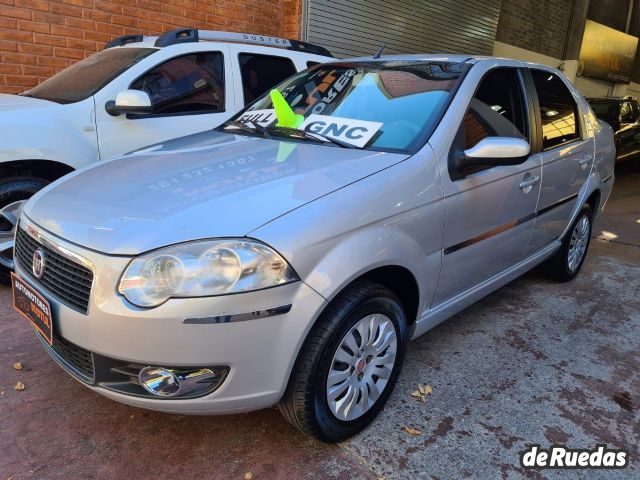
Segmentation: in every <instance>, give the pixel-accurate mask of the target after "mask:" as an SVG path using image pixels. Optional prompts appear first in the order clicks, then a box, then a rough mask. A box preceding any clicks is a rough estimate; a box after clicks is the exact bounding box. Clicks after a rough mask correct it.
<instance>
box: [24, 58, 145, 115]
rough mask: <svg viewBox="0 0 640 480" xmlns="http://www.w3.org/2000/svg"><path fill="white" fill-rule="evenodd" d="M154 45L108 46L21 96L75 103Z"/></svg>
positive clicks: (112, 77)
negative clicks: (136, 46) (144, 46)
mask: <svg viewBox="0 0 640 480" xmlns="http://www.w3.org/2000/svg"><path fill="white" fill-rule="evenodd" d="M155 51H157V50H156V49H154V48H110V49H108V50H103V51H101V52H99V53H96V54H95V55H91V56H90V57H87V58H85V59H84V60H81V61H80V62H78V63H76V64H74V65H71V66H70V67H69V68H66V69H64V70H63V71H61V72H60V73H58V74H56V75H54V76H53V77H51V78H49V79H47V80H45V81H44V82H42V83H41V84H40V85H38V86H37V87H34V88H32V89H31V90H28V91H27V92H25V93H23V94H22V95H24V96H27V97H34V98H40V99H42V100H50V101H52V102H56V103H74V102H79V101H80V100H84V99H85V98H88V97H90V96H92V95H93V94H95V93H96V92H97V91H98V90H100V89H101V88H102V87H104V86H105V85H106V84H107V83H109V82H110V81H111V80H113V79H114V78H116V77H117V76H118V75H120V74H121V73H122V72H124V71H126V70H127V69H129V68H130V67H132V66H133V65H135V64H136V63H138V62H139V61H140V60H142V59H143V58H146V57H148V56H149V55H151V54H152V53H153V52H155Z"/></svg>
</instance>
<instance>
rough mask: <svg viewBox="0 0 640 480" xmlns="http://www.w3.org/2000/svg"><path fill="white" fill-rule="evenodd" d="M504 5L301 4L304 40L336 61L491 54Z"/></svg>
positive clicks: (344, 0)
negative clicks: (410, 55)
mask: <svg viewBox="0 0 640 480" xmlns="http://www.w3.org/2000/svg"><path fill="white" fill-rule="evenodd" d="M501 3H502V0H411V1H402V0H304V2H303V37H304V38H305V40H307V41H308V42H312V43H317V44H320V45H322V46H324V47H327V48H328V49H329V50H330V51H331V52H332V53H333V54H334V55H335V56H336V57H352V56H360V55H371V54H373V53H375V52H376V51H377V50H378V49H379V48H380V47H381V46H382V45H383V44H384V43H385V42H387V47H386V48H385V50H384V53H385V54H391V53H468V54H474V55H491V53H492V52H493V41H494V39H495V35H496V28H497V27H498V17H499V15H500V6H501Z"/></svg>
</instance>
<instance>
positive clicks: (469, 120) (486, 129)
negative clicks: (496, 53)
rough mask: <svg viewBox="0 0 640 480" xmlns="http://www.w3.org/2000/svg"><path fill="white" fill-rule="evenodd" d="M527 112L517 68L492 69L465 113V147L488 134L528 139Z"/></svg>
mask: <svg viewBox="0 0 640 480" xmlns="http://www.w3.org/2000/svg"><path fill="white" fill-rule="evenodd" d="M525 112H526V110H525V107H524V100H523V95H522V88H521V85H520V79H519V76H518V72H517V70H516V69H515V68H497V69H495V70H491V71H490V72H489V73H487V74H486V75H485V76H484V78H483V79H482V81H481V82H480V85H479V86H478V89H477V90H476V94H475V95H474V97H473V100H471V103H470V104H469V109H468V110H467V113H466V114H465V116H464V120H463V125H462V128H463V129H464V140H465V142H464V143H465V149H468V148H471V147H473V146H475V145H476V144H477V143H478V142H479V141H480V140H482V139H483V138H486V137H515V138H524V139H528V130H529V129H528V122H527V120H526V116H525Z"/></svg>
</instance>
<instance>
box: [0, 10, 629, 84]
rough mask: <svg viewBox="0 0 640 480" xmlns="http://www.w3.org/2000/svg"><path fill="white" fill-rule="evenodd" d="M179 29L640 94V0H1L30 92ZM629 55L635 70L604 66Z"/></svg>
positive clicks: (7, 47) (17, 75)
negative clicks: (90, 59)
mask: <svg viewBox="0 0 640 480" xmlns="http://www.w3.org/2000/svg"><path fill="white" fill-rule="evenodd" d="M596 26H597V28H600V29H602V30H599V31H605V32H607V34H608V35H609V36H610V37H611V41H610V42H609V43H607V45H605V47H606V48H605V49H604V50H599V48H600V47H601V46H600V45H595V47H594V46H593V45H588V44H587V39H589V38H592V37H593V35H592V34H591V33H592V32H591V30H590V29H593V28H596ZM178 27H197V28H201V29H211V30H228V31H238V32H249V33H258V34H263V35H274V36H283V37H288V38H297V39H302V40H306V41H310V42H313V43H318V44H320V45H323V46H325V47H327V48H328V49H329V50H331V51H332V52H334V54H335V55H336V56H338V57H348V56H356V55H369V54H373V53H375V52H376V51H378V50H379V49H380V48H381V47H382V46H383V45H384V51H385V53H414V52H415V53H418V52H423V53H468V54H470V55H492V54H494V55H499V56H505V57H511V58H517V59H521V60H526V61H534V62H539V63H543V64H546V65H549V66H553V67H559V68H560V69H562V70H563V71H564V72H565V74H566V75H567V76H568V77H569V78H570V79H571V80H572V81H573V82H575V83H576V85H577V86H578V88H579V89H580V90H581V91H582V92H583V93H584V94H585V95H587V96H622V95H626V94H631V95H640V60H639V58H638V57H639V56H640V55H639V53H640V52H638V51H637V48H636V47H635V46H634V45H636V46H637V37H638V36H639V35H640V0H460V1H457V2H452V1H451V0H429V1H426V0H414V1H409V2H407V1H404V0H236V1H231V0H0V60H1V62H0V92H4V93H18V92H21V91H24V90H26V89H28V88H29V87H32V86H34V85H36V84H37V83H38V82H40V81H42V80H44V79H45V78H47V77H49V76H51V75H53V74H54V73H56V72H57V71H59V70H61V69H63V68H66V67H67V66H69V65H70V64H71V63H73V62H75V61H77V60H79V59H82V58H84V57H86V56H88V55H90V54H92V53H94V52H96V51H98V50H100V49H101V48H103V47H104V44H105V43H106V42H108V41H109V40H111V39H113V38H115V37H117V36H120V35H126V34H140V33H142V34H146V35H154V34H158V33H161V32H165V31H168V30H171V29H173V28H178ZM586 27H588V28H587V33H585V28H586ZM617 37H620V38H621V39H618V38H617ZM634 38H635V44H634V43H633V42H634ZM625 42H626V43H625ZM627 47H628V48H627ZM632 47H633V49H632ZM588 48H591V49H592V50H593V51H595V52H596V58H595V63H596V64H597V65H595V66H596V67H597V68H595V69H594V68H591V67H592V66H593V65H592V63H594V58H593V56H592V57H589V58H587V57H586V56H585V55H584V53H585V51H586V50H587V49H588ZM594 48H595V50H594ZM607 48H608V50H607ZM618 50H619V51H618ZM622 51H624V53H625V54H626V55H627V57H629V56H630V58H626V59H625V58H622V57H621V56H620V52H622ZM581 55H582V56H581ZM598 56H599V57H601V58H599V57H598ZM621 62H622V63H624V65H625V66H626V67H625V68H626V69H627V70H629V71H628V72H627V71H624V72H620V71H616V72H607V71H606V69H607V66H608V65H614V64H615V65H617V68H619V67H620V65H618V64H620V63H621ZM629 62H630V63H629ZM613 69H614V68H613V67H612V70H613ZM594 72H596V73H594Z"/></svg>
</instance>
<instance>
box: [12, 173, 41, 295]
mask: <svg viewBox="0 0 640 480" xmlns="http://www.w3.org/2000/svg"><path fill="white" fill-rule="evenodd" d="M48 183H49V182H48V181H47V180H44V179H42V178H33V177H9V178H5V179H4V180H2V181H0V284H4V285H8V284H9V280H10V276H9V273H10V272H11V270H13V235H14V233H15V227H16V224H17V220H18V218H19V217H20V212H21V211H22V206H23V204H24V202H25V201H26V200H27V199H29V198H30V197H31V196H32V195H33V194H34V193H36V192H37V191H38V190H41V189H42V188H44V187H46V186H47V185H48Z"/></svg>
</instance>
